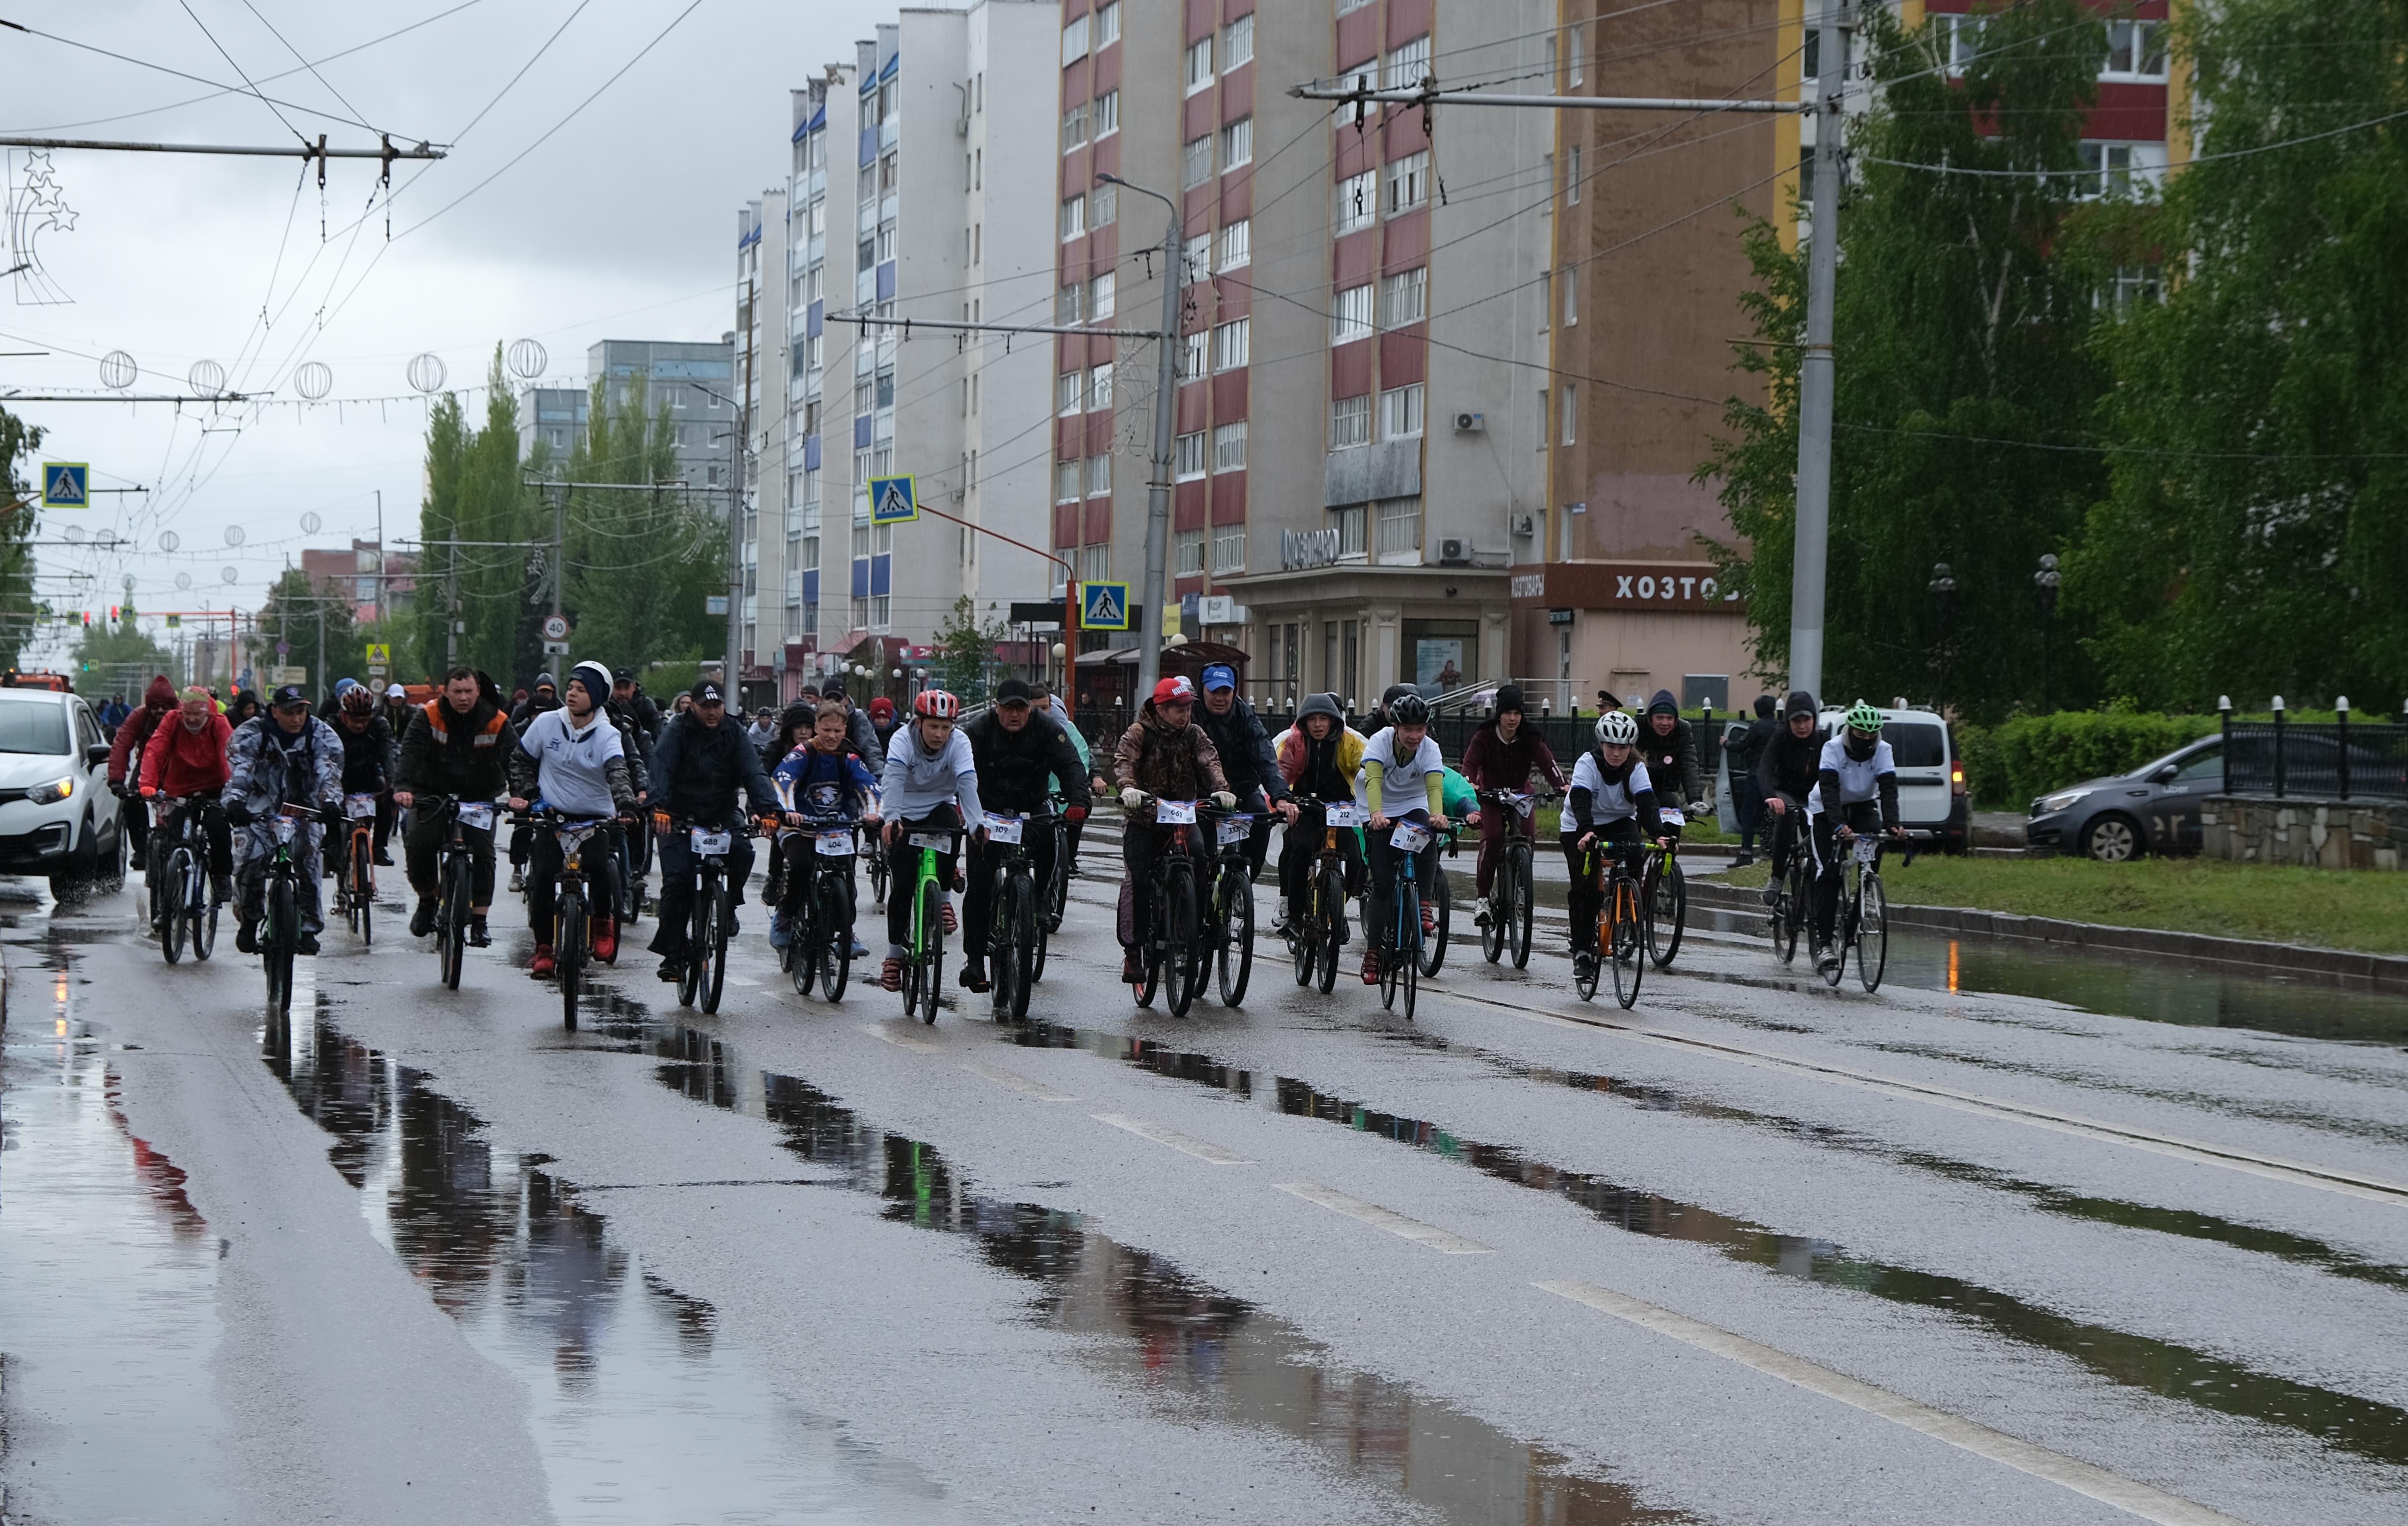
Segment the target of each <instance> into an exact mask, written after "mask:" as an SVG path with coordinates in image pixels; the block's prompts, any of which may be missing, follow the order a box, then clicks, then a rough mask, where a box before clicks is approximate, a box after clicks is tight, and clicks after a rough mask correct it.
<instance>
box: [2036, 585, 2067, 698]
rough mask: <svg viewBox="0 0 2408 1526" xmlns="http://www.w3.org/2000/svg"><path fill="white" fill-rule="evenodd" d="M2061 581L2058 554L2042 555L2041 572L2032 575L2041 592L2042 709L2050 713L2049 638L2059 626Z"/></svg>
mask: <svg viewBox="0 0 2408 1526" xmlns="http://www.w3.org/2000/svg"><path fill="white" fill-rule="evenodd" d="M2060 581H2061V579H2060V576H2059V574H2058V572H2057V554H2056V553H2055V552H2046V553H2043V554H2042V556H2041V559H2040V570H2039V571H2037V572H2035V573H2033V574H2032V586H2033V587H2035V588H2037V589H2038V590H2039V591H2040V708H2041V712H2042V713H2043V714H2045V713H2047V711H2048V658H2049V637H2050V635H2051V632H2052V627H2054V626H2056V624H2057V583H2059V582H2060Z"/></svg>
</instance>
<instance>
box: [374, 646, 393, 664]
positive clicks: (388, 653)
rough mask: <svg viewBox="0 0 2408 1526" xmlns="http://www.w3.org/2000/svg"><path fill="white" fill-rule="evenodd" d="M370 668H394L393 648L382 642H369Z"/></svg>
mask: <svg viewBox="0 0 2408 1526" xmlns="http://www.w3.org/2000/svg"><path fill="white" fill-rule="evenodd" d="M368 666H369V667H371V668H390V667H391V666H393V648H392V647H391V646H388V645H386V644H384V643H383V642H381V641H371V642H369V643H368Z"/></svg>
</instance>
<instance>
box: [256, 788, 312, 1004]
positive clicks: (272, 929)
mask: <svg viewBox="0 0 2408 1526" xmlns="http://www.w3.org/2000/svg"><path fill="white" fill-rule="evenodd" d="M312 814H314V813H311V812H309V811H308V810H306V809H305V810H304V811H303V812H302V813H300V814H299V815H295V814H294V811H293V808H292V807H291V806H289V805H288V806H285V807H283V808H282V809H280V810H279V811H278V812H277V813H276V814H274V815H272V816H270V817H268V818H267V820H266V824H265V825H266V827H267V830H268V835H269V836H271V837H272V838H274V839H275V841H276V851H275V853H274V854H273V855H272V856H271V857H269V858H268V860H267V868H266V869H265V871H263V872H262V877H261V881H260V886H259V891H260V900H261V904H262V908H263V910H264V913H265V914H264V915H263V916H262V917H261V918H260V923H259V961H260V963H261V964H262V965H264V966H265V967H266V970H267V1014H268V1015H269V1016H270V1017H281V1016H283V1015H286V1014H288V1013H290V1012H291V1011H292V1010H293V957H294V955H295V954H296V953H298V952H299V950H300V947H301V865H300V862H299V860H297V859H295V858H294V857H293V838H294V834H295V833H296V832H298V831H299V830H300V829H301V823H302V822H303V821H306V820H308V819H309V817H310V816H311V815H312Z"/></svg>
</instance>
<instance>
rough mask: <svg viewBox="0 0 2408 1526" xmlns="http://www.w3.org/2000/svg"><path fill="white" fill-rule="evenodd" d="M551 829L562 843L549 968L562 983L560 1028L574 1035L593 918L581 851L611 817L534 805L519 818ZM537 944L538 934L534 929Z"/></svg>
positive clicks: (590, 949) (591, 954)
mask: <svg viewBox="0 0 2408 1526" xmlns="http://www.w3.org/2000/svg"><path fill="white" fill-rule="evenodd" d="M519 819H520V820H521V821H522V822H523V823H524V824H526V825H528V826H532V827H534V828H537V829H538V830H549V831H550V832H551V833H552V835H553V837H554V838H555V839H556V840H557V841H558V842H559V843H560V885H559V889H558V891H557V892H556V893H555V894H554V896H553V899H552V939H551V942H552V978H553V979H554V980H556V981H558V982H559V983H560V1026H561V1027H562V1028H564V1029H567V1030H568V1031H569V1032H571V1033H574V1032H576V1031H577V999H578V998H579V997H581V996H582V995H583V994H584V990H585V965H586V961H587V960H589V959H591V958H592V957H594V914H593V910H592V908H591V907H589V906H588V905H587V904H586V900H585V849H586V846H587V845H588V844H589V843H590V842H593V840H594V834H595V833H596V832H598V831H600V830H601V829H602V828H605V827H608V826H609V825H610V821H611V819H612V818H610V817H609V816H593V817H582V816H581V817H570V816H565V815H563V814H561V813H559V812H557V811H553V810H551V809H549V808H547V807H544V806H541V805H538V806H537V807H536V808H535V809H534V810H532V811H530V812H528V813H526V814H525V815H524V816H523V817H521V818H519ZM536 935H537V937H538V940H540V939H541V938H542V935H543V934H542V929H537V934H536Z"/></svg>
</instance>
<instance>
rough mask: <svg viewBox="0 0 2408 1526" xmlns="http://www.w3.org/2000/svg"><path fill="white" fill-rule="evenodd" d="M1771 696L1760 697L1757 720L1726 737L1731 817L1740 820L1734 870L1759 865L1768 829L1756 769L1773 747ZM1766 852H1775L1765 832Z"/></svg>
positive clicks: (1732, 730) (1735, 729) (1725, 747)
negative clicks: (1759, 839)
mask: <svg viewBox="0 0 2408 1526" xmlns="http://www.w3.org/2000/svg"><path fill="white" fill-rule="evenodd" d="M1773 704H1774V700H1773V698H1772V696H1770V695H1769V694H1759V695H1757V696H1756V719H1755V720H1754V721H1752V722H1750V721H1742V722H1741V723H1739V724H1738V725H1737V726H1734V727H1731V728H1730V729H1729V730H1728V731H1727V732H1725V733H1724V734H1723V736H1724V740H1723V756H1724V758H1725V759H1726V760H1727V761H1728V763H1729V764H1730V788H1731V813H1732V814H1734V815H1736V816H1737V817H1738V818H1739V857H1736V858H1733V859H1732V860H1731V868H1733V869H1745V868H1746V867H1747V866H1748V865H1750V864H1752V863H1754V862H1756V833H1757V832H1758V831H1759V830H1763V829H1764V826H1765V823H1764V814H1765V812H1764V789H1763V786H1762V785H1759V784H1758V783H1757V782H1756V764H1757V763H1758V762H1760V761H1762V760H1763V757H1764V749H1765V748H1766V747H1767V746H1769V745H1770V743H1771V741H1772V733H1773V731H1774V729H1775V727H1773V724H1772V708H1773ZM1764 837H1765V844H1764V845H1765V851H1766V852H1768V853H1770V852H1771V851H1772V841H1771V839H1772V834H1771V832H1770V830H1765V831H1764Z"/></svg>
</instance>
